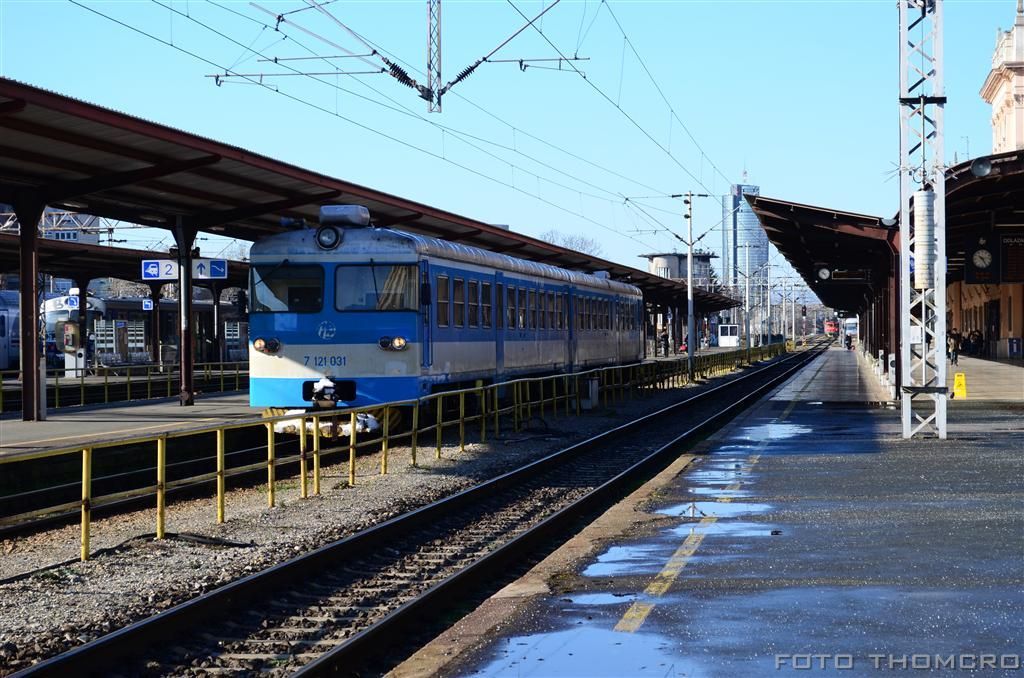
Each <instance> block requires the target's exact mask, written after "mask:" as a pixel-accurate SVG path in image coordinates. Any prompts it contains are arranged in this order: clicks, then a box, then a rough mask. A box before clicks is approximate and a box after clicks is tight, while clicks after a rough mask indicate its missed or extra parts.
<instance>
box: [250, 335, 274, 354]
mask: <svg viewBox="0 0 1024 678" xmlns="http://www.w3.org/2000/svg"><path fill="white" fill-rule="evenodd" d="M252 347H253V348H254V349H256V350H257V351H259V352H260V353H268V354H270V355H273V354H275V353H277V352H278V351H280V350H281V341H280V339H264V338H262V337H259V338H257V339H254V340H253V342H252Z"/></svg>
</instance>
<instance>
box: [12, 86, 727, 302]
mask: <svg viewBox="0 0 1024 678" xmlns="http://www.w3.org/2000/svg"><path fill="white" fill-rule="evenodd" d="M0 130H2V134H0V139H2V140H0V202H7V203H11V204H14V203H16V202H17V201H18V199H19V197H21V198H25V197H26V196H27V197H28V199H34V200H42V201H43V202H44V203H45V204H47V205H52V206H56V207H62V208H64V209H68V210H73V211H77V212H82V213H85V214H91V215H96V216H100V217H106V218H111V219H119V220H123V221H128V222H132V223H137V224H143V225H146V226H152V227H156V228H164V229H171V228H173V226H174V224H175V223H176V220H177V219H178V218H181V219H182V220H183V222H184V223H185V224H186V225H190V226H191V227H193V228H195V229H196V230H198V231H205V232H212V233H218V234H221V235H224V236H227V237H232V238H240V239H243V240H250V241H254V240H258V239H259V238H261V237H264V236H266V235H269V234H272V233H278V232H281V231H284V230H288V228H290V227H288V226H283V225H282V219H287V220H293V221H297V220H305V221H306V222H307V223H311V224H313V223H316V221H317V220H318V217H319V208H320V206H321V205H324V204H338V203H353V204H360V205H364V206H365V207H367V208H368V209H369V211H370V216H371V220H372V223H373V224H374V225H376V226H394V227H396V228H401V229H402V230H407V231H411V232H415V233H422V234H425V235H430V236H433V237H438V238H443V239H445V240H451V241H456V242H461V243H464V244H467V245H472V246H476V247H480V248H482V249H487V250H490V251H494V252H503V253H506V254H510V255H512V256H516V257H520V258H523V259H529V260H532V261H541V262H545V263H548V264H552V265H555V266H560V267H563V268H567V269H571V270H580V271H586V272H594V271H607V272H608V273H609V275H610V276H611V277H612V278H614V279H616V280H623V281H628V282H631V283H633V284H635V285H637V286H638V287H640V288H641V289H643V291H644V294H645V297H646V298H647V299H648V300H650V301H656V302H661V303H667V304H679V303H681V302H683V303H685V302H684V300H685V298H686V285H685V283H683V282H679V281H673V280H669V279H666V278H661V277H659V276H656V275H653V274H651V273H647V272H646V271H642V270H639V269H636V268H632V267H629V266H624V265H621V264H617V263H614V262H611V261H607V260H604V259H600V258H598V257H594V256H591V255H588V254H584V253H580V252H574V251H572V250H568V249H565V248H562V247H558V246H557V245H553V244H551V243H547V242H544V241H542V240H538V239H536V238H531V237H529V236H526V235H522V234H519V233H515V232H512V231H509V230H506V229H503V228H501V227H499V226H494V225H491V224H485V223H483V222H480V221H476V220H473V219H469V218H467V217H463V216H459V215H457V214H453V213H451V212H446V211H444V210H440V209H437V208H434V207H430V206H427V205H422V204H420V203H416V202H412V201H410V200H405V199H403V198H399V197H397V196H393V195H389V194H387V193H383V192H381V191H376V190H373V189H371V188H367V187H365V186H359V185H357V184H353V183H350V182H347V181H343V180H341V179H336V178H333V177H328V176H325V175H323V174H318V173H316V172H313V171H310V170H306V169H302V168H300V167H296V166H294V165H289V164H287V163H284V162H280V161H277V160H274V159H271V158H267V157H264V156H261V155H257V154H255V153H251V152H249V151H246V150H244V149H241V148H238V147H235V146H230V145H227V144H222V143H219V142H216V141H212V140H210V139H206V138H203V137H199V136H196V135H193V134H190V133H187V132H183V131H180V130H176V129H173V128H170V127H166V126H163V125H159V124H156V123H152V122H149V121H146V120H142V119H139V118H135V117H132V116H128V115H125V114H123V113H120V112H117V111H113V110H110V109H106V108H101V107H99V106H95V105H93V104H88V103H85V102H82V101H79V100H76V99H72V98H69V97H65V96H62V95H59V94H55V93H53V92H48V91H46V90H42V89H39V88H36V87H32V86H30V85H26V84H23V83H19V82H16V81H13V80H9V79H6V78H0ZM135 277H136V278H137V277H138V276H137V275H136V276H135ZM694 297H695V302H696V305H697V308H698V310H700V311H708V312H712V311H717V310H721V309H725V308H729V307H731V306H735V305H737V303H738V302H737V301H736V300H734V299H732V298H730V297H726V296H722V295H720V294H717V293H712V292H709V291H705V290H697V289H695V290H694Z"/></svg>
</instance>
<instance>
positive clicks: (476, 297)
mask: <svg viewBox="0 0 1024 678" xmlns="http://www.w3.org/2000/svg"><path fill="white" fill-rule="evenodd" d="M466 286H467V288H468V290H467V291H468V294H469V299H468V301H469V304H468V307H469V318H468V322H467V323H466V324H467V325H468V326H469V327H479V325H480V283H478V282H477V281H475V280H470V281H469V283H468V284H467V285H466Z"/></svg>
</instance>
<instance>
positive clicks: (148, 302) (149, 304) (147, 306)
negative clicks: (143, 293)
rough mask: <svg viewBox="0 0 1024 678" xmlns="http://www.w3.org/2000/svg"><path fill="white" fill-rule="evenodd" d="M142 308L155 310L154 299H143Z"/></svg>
mask: <svg viewBox="0 0 1024 678" xmlns="http://www.w3.org/2000/svg"><path fill="white" fill-rule="evenodd" d="M142 310H143V311H152V310H153V300H152V299H143V300H142Z"/></svg>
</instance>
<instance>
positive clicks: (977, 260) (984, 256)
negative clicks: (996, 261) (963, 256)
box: [971, 249, 992, 268]
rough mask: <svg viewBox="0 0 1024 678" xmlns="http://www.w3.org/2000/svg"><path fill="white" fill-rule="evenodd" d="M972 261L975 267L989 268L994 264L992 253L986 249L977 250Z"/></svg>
mask: <svg viewBox="0 0 1024 678" xmlns="http://www.w3.org/2000/svg"><path fill="white" fill-rule="evenodd" d="M971 261H972V262H973V263H974V266H975V268H988V267H989V266H990V265H991V264H992V253H991V252H989V251H988V250H986V249H980V250H976V251H975V252H974V256H973V257H971Z"/></svg>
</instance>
